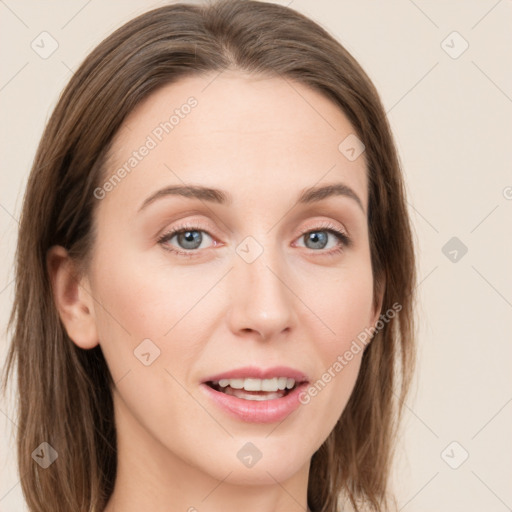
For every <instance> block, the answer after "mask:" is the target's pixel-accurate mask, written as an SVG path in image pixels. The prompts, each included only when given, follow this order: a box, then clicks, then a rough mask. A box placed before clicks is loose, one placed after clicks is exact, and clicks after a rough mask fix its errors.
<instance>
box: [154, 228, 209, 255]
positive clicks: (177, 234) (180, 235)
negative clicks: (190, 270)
mask: <svg viewBox="0 0 512 512" xmlns="http://www.w3.org/2000/svg"><path fill="white" fill-rule="evenodd" d="M203 233H204V234H205V235H206V237H205V236H204V235H203ZM173 238H176V242H177V244H178V248H174V246H173V245H172V244H170V242H171V240H172V239H173ZM205 238H206V239H208V238H210V239H211V238H212V237H211V235H210V234H209V233H208V232H207V231H205V230H204V229H201V228H200V227H199V226H192V225H190V226H177V227H175V228H173V229H172V230H170V231H168V232H166V233H164V234H163V235H162V236H161V237H160V238H159V239H158V243H159V244H160V245H162V247H163V248H164V249H166V250H167V251H171V252H174V253H176V254H179V255H182V256H188V257H193V256H195V254H193V253H194V252H198V251H196V249H201V248H202V249H204V248H205V247H201V244H202V243H203V242H204V240H205ZM214 245H216V242H215V244H214ZM180 249H181V250H180ZM190 251H192V253H191V252H190Z"/></svg>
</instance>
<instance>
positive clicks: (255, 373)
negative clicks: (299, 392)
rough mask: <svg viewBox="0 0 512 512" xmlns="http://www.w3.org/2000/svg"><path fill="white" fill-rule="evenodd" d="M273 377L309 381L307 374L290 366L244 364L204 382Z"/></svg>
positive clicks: (208, 378)
mask: <svg viewBox="0 0 512 512" xmlns="http://www.w3.org/2000/svg"><path fill="white" fill-rule="evenodd" d="M273 377H287V378H289V379H294V380H295V382H305V381H308V378H307V375H306V374H305V373H303V372H301V371H299V370H296V369H294V368H290V367H288V366H273V367H272V368H259V367H257V366H244V367H243V368H235V369H234V370H228V371H226V372H222V373H218V374H216V375H212V376H210V377H207V378H206V379H204V380H203V382H214V381H219V380H221V379H245V378H252V379H272V378H273Z"/></svg>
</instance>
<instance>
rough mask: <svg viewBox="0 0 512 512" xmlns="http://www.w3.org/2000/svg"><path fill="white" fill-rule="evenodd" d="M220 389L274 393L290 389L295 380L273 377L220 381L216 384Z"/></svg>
mask: <svg viewBox="0 0 512 512" xmlns="http://www.w3.org/2000/svg"><path fill="white" fill-rule="evenodd" d="M218 384H219V386H220V387H221V388H226V387H228V386H229V387H231V388H233V389H245V391H267V392H270V393H271V392H276V391H282V390H284V389H285V388H286V389H292V388H293V387H294V386H295V379H290V378H287V377H274V378H272V379H252V378H247V379H220V380H219V382H218Z"/></svg>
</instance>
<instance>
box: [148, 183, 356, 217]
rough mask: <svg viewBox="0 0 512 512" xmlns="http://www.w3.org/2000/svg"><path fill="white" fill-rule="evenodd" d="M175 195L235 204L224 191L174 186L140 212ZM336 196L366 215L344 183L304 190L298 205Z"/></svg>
mask: <svg viewBox="0 0 512 512" xmlns="http://www.w3.org/2000/svg"><path fill="white" fill-rule="evenodd" d="M173 195H174V196H181V197H189V198H194V199H199V200H201V201H209V202H213V203H217V204H221V205H228V204H231V203H232V202H233V198H232V196H231V194H229V193H228V192H225V191H224V190H220V189H216V188H210V187H204V186H202V185H174V186H170V187H165V188H163V189H161V190H158V191H157V192H155V193H154V194H152V195H151V196H149V197H148V198H147V199H146V200H145V201H144V202H143V203H142V205H141V207H140V208H139V212H140V211H141V210H143V209H144V208H146V206H148V205H149V204H151V203H153V202H155V201H156V200H157V199H160V198H162V197H167V196H173ZM334 196H344V197H348V198H350V199H353V200H354V201H355V202H356V203H357V204H358V205H359V207H360V208H361V210H362V211H363V213H365V211H364V206H363V203H362V201H361V199H360V198H359V196H358V195H357V194H356V193H355V192H354V190H353V189H352V188H350V187H349V186H348V185H345V184H344V183H333V184H331V185H324V186H321V187H310V188H307V189H304V190H303V191H302V192H301V194H300V195H299V198H298V199H297V203H298V204H311V203H314V202H317V201H322V200H324V199H327V198H329V197H334Z"/></svg>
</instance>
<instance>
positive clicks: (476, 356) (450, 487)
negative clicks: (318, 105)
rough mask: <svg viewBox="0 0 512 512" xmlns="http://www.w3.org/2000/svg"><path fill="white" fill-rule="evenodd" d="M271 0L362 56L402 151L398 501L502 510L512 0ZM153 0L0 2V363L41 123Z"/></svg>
mask: <svg viewBox="0 0 512 512" xmlns="http://www.w3.org/2000/svg"><path fill="white" fill-rule="evenodd" d="M276 3H283V4H289V5H290V7H292V8H294V9H296V10H298V11H301V12H303V13H304V14H306V15H308V16H310V17H311V18H313V19H314V20H315V21H317V22H319V23H320V24H321V25H322V26H323V27H324V28H326V29H327V30H328V31H330V32H331V33H332V34H333V35H334V36H335V37H336V38H337V39H338V40H339V41H340V42H341V43H342V44H343V45H345V46H346V48H347V49H348V50H349V51H350V52H351V53H352V55H353V56H354V57H355V58H356V59H357V60H358V61H359V62H360V64H361V65H362V66H363V68H364V69H365V70H366V72H367V73H368V74H369V76H370V77H371V79H372V80H373V81H374V83H375V85H376V87H377V89H378V91H379V93H380V95H381V97H382V101H383V103H384V106H385V108H386V110H387V112H388V117H389V120H390V123H391V125H392V129H393V131H394V134H395V137H396V141H397V144H398V149H399V152H400V157H401V160H402V163H403V168H404V173H405V179H406V184H407V192H408V202H409V207H410V213H411V217H412V221H413V224H414V230H415V237H416V243H417V250H418V255H419V261H418V269H419V280H420V284H419V301H420V304H419V309H418V312H417V315H418V320H419V330H418V335H419V347H420V352H419V368H418V372H417V381H416V384H415V391H414V392H413V394H412V396H411V398H410V400H409V401H408V403H407V407H406V412H405V418H404V419H405V421H404V429H403V432H404V434H403V436H402V438H401V439H400V444H399V446H398V451H397V459H396V465H395V482H396V494H397V497H398V503H399V507H400V510H403V511H405V512H410V511H415V512H423V511H432V510H435V511H437V512H441V511H446V512H448V511H449V512H453V511H462V510H464V511H465V512H472V511H475V512H476V511H478V512H480V511H482V510H485V511H486V512H494V511H495V512H501V511H504V510H507V507H508V510H510V509H511V507H512V486H511V485H510V482H512V435H511V434H512V428H511V427H512V385H511V384H512V376H511V374H512V372H511V371H510V370H511V368H510V367H511V361H512V357H511V356H512V343H511V342H512V339H511V332H512V321H511V319H512V272H511V270H510V269H511V263H512V237H511V235H512V229H511V227H512V226H511V224H512V222H511V220H512V166H511V156H510V155H511V146H512V138H511V135H512V68H511V63H512V30H511V29H510V27H511V21H512V2H511V1H510V0H501V1H497V2H496V1H495V0H489V1H487V0H486V1H475V0H473V1H464V2H461V1H453V0H450V1H444V2H434V1H429V2H427V1H422V2H420V1H419V0H416V1H415V2H413V1H412V0H409V1H407V0H402V1H388V2H375V1H370V0H363V1H361V0H349V1H339V2H337V1H327V0H317V1H314V2H313V1H309V2H308V1H306V0H294V1H292V2H291V3H290V2H276ZM163 4H164V2H162V3H153V2H145V1H142V0H129V1H123V2H120V1H110V2H99V1H97V0H92V1H89V2H87V1H85V0H84V1H82V0H73V1H69V0H67V1H65V0H54V1H52V2H44V3H43V2H36V1H34V0H32V1H28V0H18V1H16V2H15V1H13V0H10V1H7V2H1V3H0V16H1V30H0V40H1V43H2V44H1V46H0V55H1V57H0V58H1V65H2V74H1V75H0V77H1V78H0V106H1V109H2V110H1V112H2V123H1V128H0V129H1V131H2V137H1V142H0V143H1V155H2V173H1V174H0V233H1V240H2V243H1V249H0V250H1V253H0V258H1V266H0V306H1V307H0V314H1V316H0V322H1V324H0V326H1V328H2V329H3V331H4V332H3V333H2V338H1V340H0V361H1V362H3V361H4V359H5V353H6V350H7V343H8V340H7V337H6V335H5V325H6V323H7V319H8V314H9V311H10V308H11V305H12V300H13V292H14V284H13V268H12V262H13V256H14V250H15V243H16V236H17V235H16V230H17V219H18V217H19V213H20V209H21V200H22V194H23V191H24V188H25V185H26V181H27V177H28V173H29V170H30V166H31V163H32V160H33V158H34V153H35V149H36V146H37V144H38V142H39V139H40V136H41V134H42V130H43V127H44V125H45V123H46V121H47V120H48V118H49V115H50V113H51V111H52V108H53V107H54V105H55V103H56V101H57V98H58V95H59V94H60V92H61V90H62V89H63V87H64V86H65V84H66V83H67V82H68V80H69V79H70V77H71V74H72V73H73V70H76V69H77V67H78V66H79V64H80V63H81V62H82V60H83V59H84V58H85V56H86V55H87V54H88V53H89V52H90V51H91V50H92V48H93V47H94V46H96V45H97V44H98V43H99V42H100V41H101V40H102V39H104V38H105V37H106V36H107V35H109V34H110V33H111V32H112V31H113V30H114V29H115V28H117V27H119V26H120V25H122V24H123V23H124V22H126V21H128V20H129V19H131V18H133V17H134V16H135V15H137V14H140V13H142V12H144V11H146V10H149V9H150V8H153V7H157V6H160V5H163ZM43 31H46V32H48V33H49V34H51V36H52V37H53V38H54V39H55V40H56V41H57V42H58V48H57V50H56V51H55V52H54V53H53V54H52V55H51V56H50V57H48V58H42V57H41V56H40V55H38V54H37V53H36V52H35V51H34V50H33V49H32V47H31V43H32V41H34V40H35V41H36V42H37V41H40V38H39V37H47V36H39V35H40V34H41V32H43ZM454 31H456V32H457V33H458V34H453V32H454ZM47 41H48V42H47V43H46V44H45V48H50V47H49V44H50V43H49V40H47ZM466 45H469V46H468V47H467V49H466V50H465V51H464V52H463V53H461V52H462V50H463V49H464V48H465V46H466ZM40 46H41V44H40ZM459 54H460V55H459ZM453 237H456V240H452V241H451V242H450V243H449V245H447V246H446V245H445V244H447V243H448V242H449V241H450V240H451V239H452V238H453ZM452 244H454V245H452ZM462 244H463V245H462ZM463 246H465V247H466V248H467V253H466V254H464V255H462V250H461V248H462V247H463ZM454 250H455V251H457V253H456V254H455V253H454V252H453V251H454ZM455 256H457V259H456V261H453V258H454V257H455ZM13 417H14V416H13V413H12V404H9V403H5V402H0V511H1V512H8V511H15V512H18V511H19V512H22V511H24V510H26V508H25V506H24V501H23V497H22V493H21V487H20V485H19V475H18V474H17V470H16V460H15V457H16V454H15V445H14V439H13V438H12V433H13V430H12V428H13V422H12V420H11V418H13ZM466 455H467V459H466V460H465V461H464V462H462V461H463V460H464V458H465V457H466Z"/></svg>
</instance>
